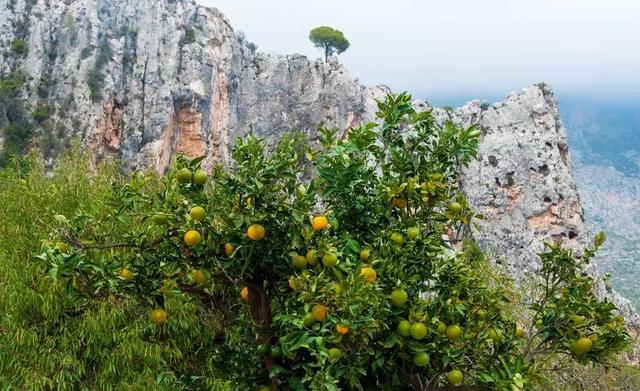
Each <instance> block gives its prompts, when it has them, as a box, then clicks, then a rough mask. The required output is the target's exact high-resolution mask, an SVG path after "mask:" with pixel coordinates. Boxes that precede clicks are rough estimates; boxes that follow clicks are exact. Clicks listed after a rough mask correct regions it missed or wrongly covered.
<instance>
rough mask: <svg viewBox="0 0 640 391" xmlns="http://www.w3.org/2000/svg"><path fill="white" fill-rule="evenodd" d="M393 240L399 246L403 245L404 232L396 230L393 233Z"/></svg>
mask: <svg viewBox="0 0 640 391" xmlns="http://www.w3.org/2000/svg"><path fill="white" fill-rule="evenodd" d="M391 240H392V241H393V242H394V243H395V244H397V245H398V246H402V243H404V237H403V236H402V234H401V233H400V232H394V233H392V234H391Z"/></svg>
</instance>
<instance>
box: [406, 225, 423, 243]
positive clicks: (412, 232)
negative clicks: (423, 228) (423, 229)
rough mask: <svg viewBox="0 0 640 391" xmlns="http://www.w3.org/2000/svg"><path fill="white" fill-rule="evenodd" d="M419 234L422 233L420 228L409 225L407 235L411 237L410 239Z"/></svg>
mask: <svg viewBox="0 0 640 391" xmlns="http://www.w3.org/2000/svg"><path fill="white" fill-rule="evenodd" d="M418 235H420V228H418V227H409V228H408V229H407V237H409V240H414V239H415V238H417V237H418Z"/></svg>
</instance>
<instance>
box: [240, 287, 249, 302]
mask: <svg viewBox="0 0 640 391" xmlns="http://www.w3.org/2000/svg"><path fill="white" fill-rule="evenodd" d="M240 297H242V300H244V301H249V288H247V287H246V286H245V287H244V288H242V291H240Z"/></svg>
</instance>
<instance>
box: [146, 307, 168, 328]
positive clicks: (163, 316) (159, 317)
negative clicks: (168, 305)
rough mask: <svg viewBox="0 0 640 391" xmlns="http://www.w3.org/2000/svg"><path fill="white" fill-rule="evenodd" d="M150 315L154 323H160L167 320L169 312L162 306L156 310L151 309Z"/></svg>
mask: <svg viewBox="0 0 640 391" xmlns="http://www.w3.org/2000/svg"><path fill="white" fill-rule="evenodd" d="M149 317H150V319H151V321H152V322H153V323H155V324H158V325H160V324H163V323H164V322H166V321H167V313H166V312H165V310H163V309H162V308H156V309H155V310H153V311H151V314H150V315H149Z"/></svg>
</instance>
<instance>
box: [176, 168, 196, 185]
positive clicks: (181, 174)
mask: <svg viewBox="0 0 640 391" xmlns="http://www.w3.org/2000/svg"><path fill="white" fill-rule="evenodd" d="M192 178H193V175H192V173H191V170H189V169H188V168H183V169H182V170H180V171H178V182H180V183H182V184H187V183H191V179H192Z"/></svg>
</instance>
